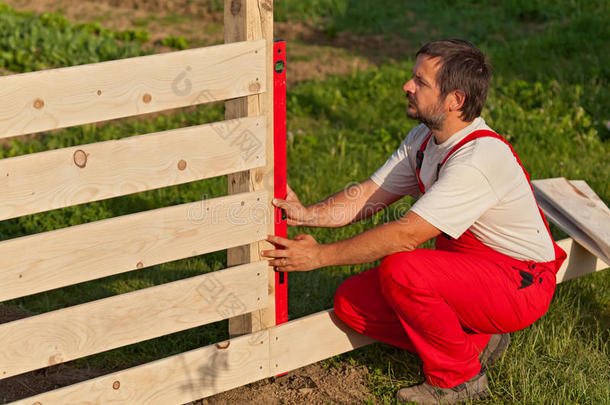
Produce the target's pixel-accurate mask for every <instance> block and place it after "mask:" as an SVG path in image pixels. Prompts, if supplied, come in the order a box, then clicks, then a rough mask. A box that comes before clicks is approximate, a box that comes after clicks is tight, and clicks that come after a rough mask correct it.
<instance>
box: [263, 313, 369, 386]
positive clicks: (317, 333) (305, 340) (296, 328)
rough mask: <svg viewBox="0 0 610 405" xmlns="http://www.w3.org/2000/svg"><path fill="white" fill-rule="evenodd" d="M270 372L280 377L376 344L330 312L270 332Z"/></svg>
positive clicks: (293, 322)
mask: <svg viewBox="0 0 610 405" xmlns="http://www.w3.org/2000/svg"><path fill="white" fill-rule="evenodd" d="M269 333H270V334H269V339H270V350H269V352H270V355H269V356H270V359H269V361H270V366H269V368H270V370H271V373H275V374H281V373H285V372H287V371H290V370H294V369H297V368H299V367H303V366H306V365H308V364H312V363H315V362H317V361H320V360H323V359H327V358H329V357H332V356H336V355H338V354H341V353H345V352H348V351H350V350H353V349H356V348H358V347H361V346H365V345H367V344H370V343H373V342H376V340H374V339H371V338H369V337H367V336H365V335H362V334H360V333H358V332H356V331H355V330H353V329H351V328H349V327H348V326H347V325H345V324H344V323H343V321H341V320H340V319H339V318H338V317H337V315H335V312H334V311H333V310H327V311H322V312H318V313H316V314H313V315H309V316H306V317H304V318H301V319H297V320H294V321H290V322H288V323H284V324H281V325H278V326H276V327H274V328H272V329H270V330H269Z"/></svg>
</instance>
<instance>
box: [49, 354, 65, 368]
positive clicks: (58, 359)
mask: <svg viewBox="0 0 610 405" xmlns="http://www.w3.org/2000/svg"><path fill="white" fill-rule="evenodd" d="M62 361H63V360H62V358H61V354H54V355H53V356H51V357H49V362H48V365H49V366H54V365H55V364H59V363H61V362H62Z"/></svg>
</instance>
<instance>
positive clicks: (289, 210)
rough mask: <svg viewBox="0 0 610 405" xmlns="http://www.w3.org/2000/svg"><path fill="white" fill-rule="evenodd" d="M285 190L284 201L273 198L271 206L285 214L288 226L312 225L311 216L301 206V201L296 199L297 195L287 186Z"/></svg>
mask: <svg viewBox="0 0 610 405" xmlns="http://www.w3.org/2000/svg"><path fill="white" fill-rule="evenodd" d="M286 189H287V193H286V199H285V200H280V199H278V198H274V199H273V205H275V206H276V207H278V208H281V209H283V210H284V212H285V213H286V219H287V222H288V225H290V226H297V225H305V226H308V225H312V224H313V215H311V213H310V212H309V210H308V209H307V208H306V207H304V206H303V204H301V201H299V197H297V195H296V194H295V192H294V191H292V189H291V188H290V186H289V185H286Z"/></svg>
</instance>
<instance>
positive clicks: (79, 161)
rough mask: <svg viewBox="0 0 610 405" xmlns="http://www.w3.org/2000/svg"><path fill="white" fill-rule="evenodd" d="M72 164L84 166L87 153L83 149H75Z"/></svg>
mask: <svg viewBox="0 0 610 405" xmlns="http://www.w3.org/2000/svg"><path fill="white" fill-rule="evenodd" d="M73 158H74V164H75V165H76V166H78V167H80V168H81V169H82V168H84V167H85V166H87V154H86V153H85V151H84V150H81V149H79V150H77V151H76V152H74V156H73Z"/></svg>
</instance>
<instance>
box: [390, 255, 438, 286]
mask: <svg viewBox="0 0 610 405" xmlns="http://www.w3.org/2000/svg"><path fill="white" fill-rule="evenodd" d="M430 252H432V251H430V250H427V249H417V250H414V251H412V252H399V253H394V254H391V255H389V256H386V257H385V258H384V259H383V260H382V261H381V266H380V267H379V282H380V284H381V288H382V291H387V290H388V287H390V286H392V285H393V287H396V286H400V287H401V288H405V289H409V290H422V289H427V288H428V287H429V283H428V281H427V279H426V271H425V269H426V256H427V255H429V254H431V253H430Z"/></svg>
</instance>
